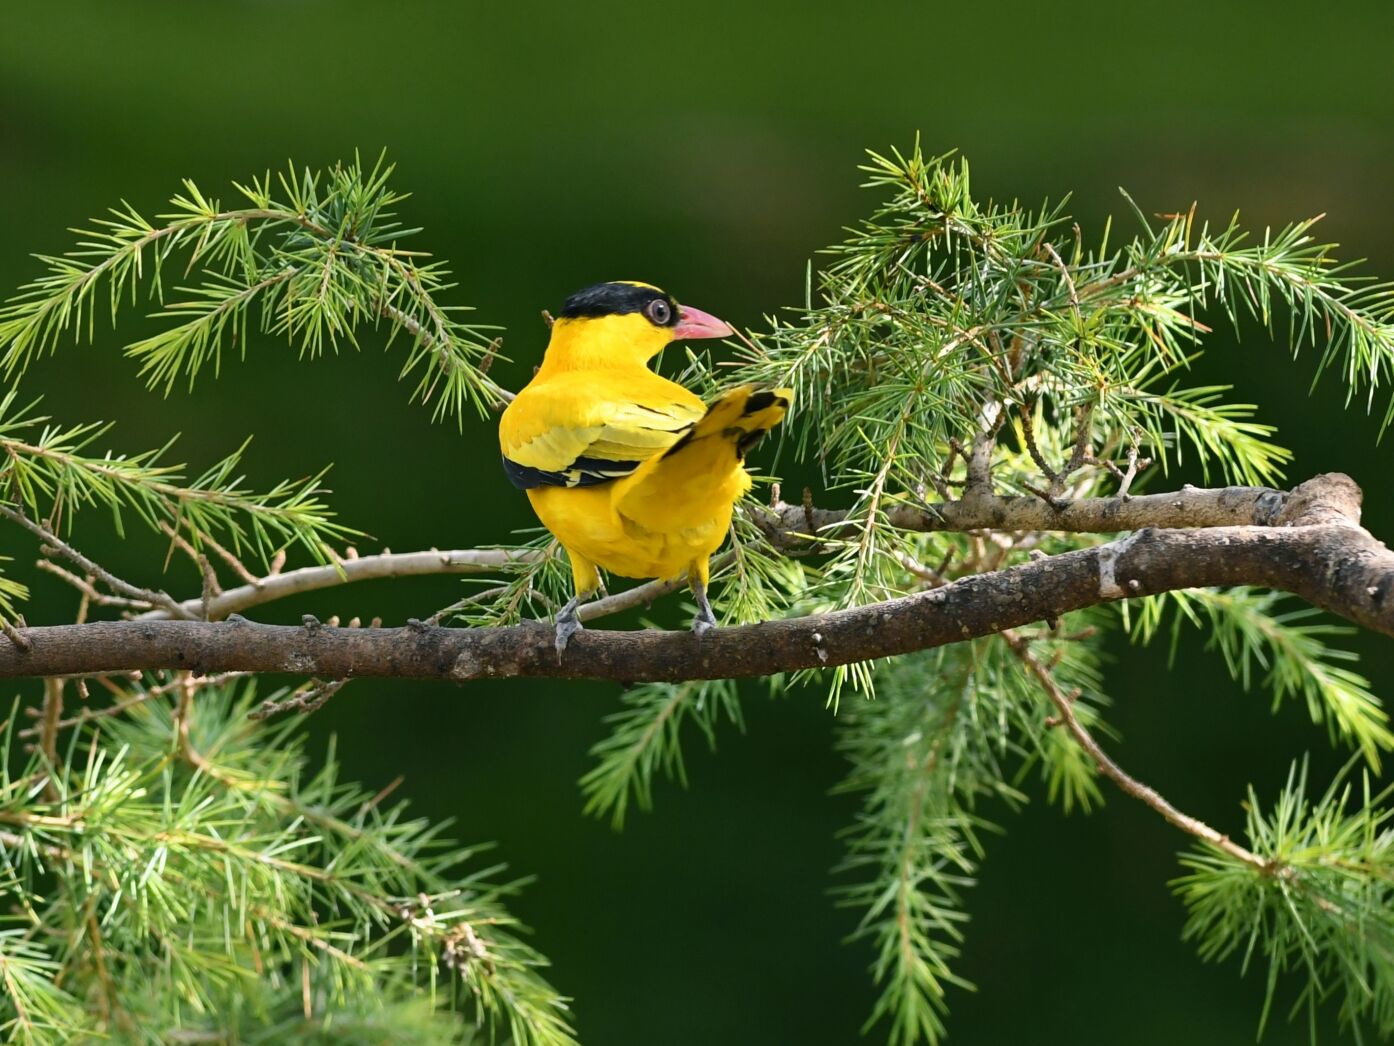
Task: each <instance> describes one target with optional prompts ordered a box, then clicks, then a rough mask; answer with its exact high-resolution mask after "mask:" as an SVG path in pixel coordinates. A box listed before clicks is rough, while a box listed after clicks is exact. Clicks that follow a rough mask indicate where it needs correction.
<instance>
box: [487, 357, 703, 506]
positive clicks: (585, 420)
mask: <svg viewBox="0 0 1394 1046" xmlns="http://www.w3.org/2000/svg"><path fill="white" fill-rule="evenodd" d="M649 376H650V377H653V378H655V379H656V380H655V381H654V382H634V383H630V382H613V381H607V380H606V377H605V376H604V375H595V374H592V375H590V376H589V377H587V378H580V377H579V376H578V377H577V378H574V379H570V380H563V381H555V382H548V383H545V384H542V385H530V386H529V387H528V388H526V389H524V390H523V391H522V392H520V393H519V394H518V396H517V397H516V398H515V399H514V401H513V402H512V403H511V404H509V407H508V410H507V411H505V412H504V416H503V418H502V420H501V421H500V423H499V443H500V446H501V448H502V450H503V464H504V469H505V470H506V471H507V473H508V478H509V479H511V480H512V481H513V483H514V485H515V486H518V487H521V488H523V489H527V488H529V487H543V486H556V487H578V486H579V487H584V486H590V485H591V484H595V483H605V482H608V481H609V480H612V479H618V478H619V477H621V476H627V475H629V473H631V472H633V471H634V470H635V469H636V468H638V467H639V466H640V465H641V464H643V462H645V461H647V460H648V459H649V458H651V457H653V456H654V455H655V454H659V453H662V452H663V451H664V450H666V449H668V448H669V447H671V446H672V445H673V444H674V443H675V442H677V440H678V439H679V438H680V437H681V436H682V435H683V433H684V432H686V431H687V430H688V429H689V428H690V427H691V426H692V425H693V424H694V423H696V422H697V420H698V419H700V418H701V417H702V414H703V412H704V409H705V408H704V407H703V405H702V401H701V400H700V399H698V398H697V397H696V396H694V395H693V394H692V393H690V392H688V391H687V390H686V389H684V388H682V387H681V386H679V385H674V384H673V383H672V382H668V381H665V380H663V379H661V378H658V377H657V375H649Z"/></svg>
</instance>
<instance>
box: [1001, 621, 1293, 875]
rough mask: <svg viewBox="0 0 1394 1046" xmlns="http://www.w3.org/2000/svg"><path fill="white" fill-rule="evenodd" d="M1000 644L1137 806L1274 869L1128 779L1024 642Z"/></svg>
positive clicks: (1011, 637)
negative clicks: (1148, 809)
mask: <svg viewBox="0 0 1394 1046" xmlns="http://www.w3.org/2000/svg"><path fill="white" fill-rule="evenodd" d="M1002 638H1003V640H1005V641H1006V643H1007V645H1008V646H1009V647H1011V649H1012V651H1013V653H1015V654H1016V656H1017V657H1018V658H1019V659H1020V660H1021V662H1022V664H1024V665H1025V666H1026V667H1027V669H1028V670H1029V671H1030V672H1031V674H1032V675H1033V676H1034V677H1035V678H1036V681H1037V682H1038V683H1040V685H1041V689H1043V690H1044V691H1045V692H1046V695H1047V696H1048V697H1049V698H1050V700H1051V703H1052V704H1054V705H1055V708H1056V711H1057V714H1058V716H1059V721H1060V722H1061V723H1063V724H1064V725H1065V728H1066V729H1067V730H1069V732H1070V736H1072V737H1073V738H1074V739H1075V741H1076V742H1077V743H1078V744H1079V746H1080V747H1081V748H1083V749H1084V751H1085V753H1086V754H1088V756H1089V758H1090V759H1091V760H1093V762H1094V765H1095V766H1097V767H1098V768H1099V772H1100V773H1101V774H1103V775H1104V776H1105V777H1107V778H1108V779H1109V780H1110V781H1112V782H1113V783H1114V784H1116V785H1117V786H1118V787H1119V788H1121V789H1122V790H1123V791H1124V792H1126V793H1127V794H1128V795H1130V796H1132V797H1133V798H1134V799H1137V800H1138V801H1140V802H1143V803H1146V804H1147V805H1148V806H1150V807H1151V808H1152V809H1153V810H1155V811H1157V813H1159V814H1161V815H1162V817H1163V818H1165V819H1166V820H1167V821H1168V822H1169V823H1170V824H1173V825H1175V826H1176V827H1177V828H1180V829H1181V830H1182V831H1183V832H1186V833H1188V834H1190V835H1193V836H1195V837H1196V838H1197V839H1203V840H1204V841H1205V842H1207V843H1209V844H1210V845H1212V846H1214V847H1216V848H1217V849H1220V850H1223V851H1224V852H1225V853H1227V854H1229V855H1230V856H1231V857H1234V858H1235V859H1237V860H1240V861H1243V862H1244V863H1245V864H1247V865H1249V866H1250V867H1252V868H1255V869H1257V870H1258V871H1260V872H1263V873H1264V874H1271V873H1272V872H1273V871H1274V868H1273V866H1272V865H1271V864H1270V863H1269V862H1268V861H1266V860H1264V859H1263V858H1262V857H1259V856H1258V855H1257V854H1255V853H1253V852H1252V851H1250V850H1246V849H1245V848H1244V847H1242V846H1240V845H1239V844H1238V843H1236V842H1234V841H1233V840H1232V839H1230V837H1229V836H1227V835H1224V834H1222V833H1220V832H1218V831H1216V830H1215V829H1214V828H1211V827H1210V826H1209V825H1208V824H1206V823H1205V822H1204V821H1202V820H1200V819H1199V818H1196V817H1192V816H1191V815H1190V814H1186V813H1182V812H1181V811H1180V810H1178V809H1177V808H1176V807H1174V806H1172V805H1171V803H1169V802H1168V801H1167V800H1166V799H1165V798H1164V797H1163V796H1162V795H1161V793H1159V792H1158V791H1157V790H1156V789H1155V788H1152V787H1150V786H1149V785H1145V784H1143V783H1142V782H1141V781H1139V780H1138V779H1137V778H1135V777H1133V776H1131V775H1130V774H1128V773H1127V771H1125V770H1124V769H1123V768H1122V767H1120V766H1119V765H1118V764H1117V763H1115V762H1114V761H1113V760H1112V759H1111V758H1109V755H1108V753H1107V752H1105V751H1104V750H1103V749H1102V748H1101V747H1099V743H1098V742H1097V741H1095V740H1094V735H1093V734H1091V733H1090V732H1089V731H1088V730H1086V729H1085V727H1084V724H1083V723H1081V722H1080V721H1079V716H1077V715H1075V710H1074V702H1075V698H1076V696H1077V695H1075V694H1067V693H1065V692H1064V691H1063V690H1061V689H1060V685H1059V684H1058V683H1056V681H1055V677H1054V676H1053V675H1051V673H1050V669H1049V668H1048V667H1047V666H1046V665H1044V664H1042V663H1041V661H1040V659H1039V658H1037V657H1036V655H1035V654H1033V653H1032V652H1031V649H1030V646H1029V644H1028V643H1027V642H1026V640H1025V639H1024V638H1023V637H1021V636H1019V635H1017V634H1016V633H1015V632H1013V631H1012V630H1011V629H1007V630H1005V631H1003V633H1002Z"/></svg>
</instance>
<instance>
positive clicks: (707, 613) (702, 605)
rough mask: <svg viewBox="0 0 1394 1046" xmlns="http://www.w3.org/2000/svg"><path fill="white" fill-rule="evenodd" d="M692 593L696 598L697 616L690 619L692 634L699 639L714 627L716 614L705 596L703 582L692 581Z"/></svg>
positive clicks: (705, 587)
mask: <svg viewBox="0 0 1394 1046" xmlns="http://www.w3.org/2000/svg"><path fill="white" fill-rule="evenodd" d="M692 594H693V596H695V597H696V599H697V616H696V617H694V618H693V619H692V634H693V635H694V636H696V637H697V638H698V639H701V638H702V637H703V636H704V635H706V634H707V633H708V632H710V631H711V630H712V629H714V628H715V627H716V615H715V614H713V613H712V603H711V600H710V599H708V598H707V586H706V585H705V584H704V583H703V582H701V581H696V580H694V581H693V582H692Z"/></svg>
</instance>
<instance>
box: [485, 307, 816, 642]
mask: <svg viewBox="0 0 1394 1046" xmlns="http://www.w3.org/2000/svg"><path fill="white" fill-rule="evenodd" d="M729 333H731V329H730V328H729V327H727V326H726V325H725V324H724V323H722V322H721V321H720V320H717V319H716V318H715V317H713V316H709V315H707V314H706V313H703V312H701V311H700V310H696V309H690V308H683V307H680V306H678V304H677V303H676V302H675V301H673V300H672V298H671V297H670V296H668V295H666V294H664V292H662V291H660V290H658V289H657V288H655V287H651V286H649V285H648V284H638V283H611V284H600V285H598V286H597V287H593V288H588V289H587V290H586V291H582V292H580V293H578V294H577V295H573V297H572V298H571V299H569V300H568V302H567V308H565V309H563V311H562V314H561V316H560V317H559V318H558V319H557V321H556V322H555V323H554V325H553V327H552V338H551V341H550V343H549V344H548V346H547V352H546V355H545V357H544V359H543V362H542V366H541V367H540V368H538V371H537V374H536V375H535V376H534V377H533V380H532V381H531V382H529V383H528V385H527V386H526V387H525V388H524V389H523V390H522V391H521V392H519V393H518V395H517V397H516V398H515V399H514V400H513V402H512V403H511V404H510V405H509V407H508V409H507V410H505V411H504V414H503V417H502V419H501V421H500V423H499V442H500V446H501V449H502V451H503V458H504V466H505V469H506V470H507V472H508V474H509V476H510V478H512V479H513V481H514V483H515V484H517V485H518V486H520V487H523V488H524V489H525V490H526V491H527V494H528V499H529V500H530V501H531V502H532V506H533V509H534V511H536V513H537V516H538V518H539V519H540V520H541V521H542V523H543V525H544V526H546V527H547V529H548V530H550V531H551V532H552V534H554V535H555V536H556V538H557V540H558V541H560V542H561V544H562V546H563V547H564V548H565V549H566V552H567V555H568V557H569V558H570V561H571V569H572V575H573V578H574V580H575V583H576V595H575V597H574V598H573V599H572V600H571V601H570V603H568V604H567V606H566V608H564V609H563V611H562V612H561V613H559V614H558V616H557V647H558V649H559V650H560V649H563V648H564V647H565V645H566V641H567V639H568V638H569V637H570V636H571V635H572V634H573V633H574V632H575V631H576V630H577V629H578V628H579V627H580V623H579V621H578V620H577V619H576V616H575V609H576V606H577V605H578V604H579V603H580V601H581V600H583V599H586V598H588V597H589V596H591V595H592V594H593V593H594V592H595V591H596V589H597V588H598V587H599V584H600V578H599V574H598V572H597V567H598V568H600V569H603V570H607V571H610V572H611V573H614V574H619V575H621V576H623V577H631V578H664V579H673V578H678V577H681V576H683V575H684V574H686V575H687V576H688V579H689V581H690V582H691V584H692V589H693V592H694V594H695V595H696V597H697V601H698V607H699V612H698V617H697V619H696V621H695V622H694V625H693V627H694V629H695V630H696V631H698V632H699V633H700V632H702V631H705V629H706V628H709V627H710V626H711V625H712V624H714V618H713V617H712V613H711V608H710V604H709V603H708V601H707V598H706V583H707V571H708V559H709V558H710V557H711V555H712V554H713V553H714V552H715V551H716V550H717V549H718V548H720V547H721V544H722V542H723V541H724V540H725V538H726V534H727V531H728V530H729V529H730V526H731V514H732V510H733V508H734V506H735V503H736V501H737V500H739V498H740V497H741V496H742V495H743V494H744V493H745V492H746V491H747V490H749V489H750V482H751V480H750V475H749V473H747V472H746V470H745V467H744V465H743V459H744V456H745V452H746V450H748V449H749V447H750V446H751V445H753V443H754V442H756V441H758V439H759V437H760V435H762V434H763V433H764V432H766V431H768V430H769V429H771V428H773V427H774V426H775V425H777V424H779V422H780V420H781V419H782V418H783V417H784V414H785V411H786V410H787V408H788V406H789V403H790V400H791V398H792V397H791V393H790V392H789V390H787V389H780V390H777V391H774V392H769V391H757V390H756V389H754V388H751V387H749V386H742V387H740V388H736V389H732V390H730V391H728V392H727V393H725V394H724V395H723V396H722V397H721V398H719V399H718V400H717V401H716V402H715V403H713V404H712V405H711V407H710V408H708V407H707V406H706V405H705V404H703V402H702V401H701V400H700V399H699V398H698V397H697V396H695V395H693V394H692V393H691V392H689V391H688V390H686V389H684V388H683V387H682V386H681V385H678V384H676V383H674V382H671V381H668V380H667V379H666V378H663V377H660V376H659V375H657V374H655V373H653V371H651V370H649V368H648V363H649V360H651V359H652V358H653V357H654V356H656V355H657V354H658V353H659V351H661V350H662V348H663V347H664V346H665V345H667V344H668V343H669V342H671V341H673V340H675V339H677V338H692V337H719V336H723V335H726V334H729Z"/></svg>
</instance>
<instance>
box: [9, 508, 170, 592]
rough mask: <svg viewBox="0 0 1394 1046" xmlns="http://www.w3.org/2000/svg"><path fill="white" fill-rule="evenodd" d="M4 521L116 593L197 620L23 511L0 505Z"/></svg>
mask: <svg viewBox="0 0 1394 1046" xmlns="http://www.w3.org/2000/svg"><path fill="white" fill-rule="evenodd" d="M0 517H4V518H5V519H8V520H9V521H10V522H11V523H18V524H19V525H20V526H21V527H23V528H24V529H25V530H27V531H29V532H30V533H31V534H33V535H35V536H36V537H38V538H39V540H40V541H42V542H43V543H44V544H45V545H47V546H49V547H50V548H52V549H55V550H56V551H57V552H58V553H59V554H60V555H62V556H63V557H64V558H65V559H67V560H68V561H69V562H72V563H76V564H77V565H78V566H79V567H81V568H82V569H83V570H84V571H86V572H87V573H89V574H92V575H93V576H95V577H97V578H99V579H100V580H101V581H102V582H103V583H105V584H106V585H107V587H109V588H110V589H111V590H112V591H113V592H119V593H121V594H122V595H123V596H127V597H128V598H130V599H143V600H145V601H146V602H147V603H149V604H151V605H152V606H159V607H163V608H164V609H165V610H168V611H169V612H170V614H171V615H173V616H174V617H192V616H193V615H192V614H190V613H188V612H187V611H185V610H184V609H183V608H182V607H181V606H180V605H179V604H178V603H176V602H175V601H174V599H173V598H172V597H171V596H170V595H169V594H168V593H167V592H160V591H156V590H153V589H148V588H141V587H139V586H138V585H133V584H131V583H130V582H129V581H123V580H122V579H121V578H119V577H117V576H116V575H115V574H113V573H112V572H111V571H109V570H107V569H106V568H105V567H103V566H101V565H100V564H98V563H95V562H93V561H92V560H90V559H88V558H87V557H86V556H84V555H83V554H82V553H81V552H79V551H78V550H77V549H75V548H73V546H72V545H70V544H68V542H66V541H64V540H63V539H62V538H60V537H59V536H58V535H57V534H55V533H54V532H53V531H51V530H49V529H48V527H45V526H44V525H43V524H41V523H36V522H34V521H33V520H31V519H30V518H29V517H28V516H27V515H25V513H24V511H23V510H22V509H19V508H12V507H10V506H8V505H0Z"/></svg>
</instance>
